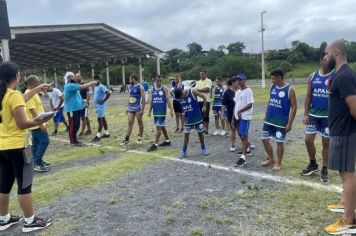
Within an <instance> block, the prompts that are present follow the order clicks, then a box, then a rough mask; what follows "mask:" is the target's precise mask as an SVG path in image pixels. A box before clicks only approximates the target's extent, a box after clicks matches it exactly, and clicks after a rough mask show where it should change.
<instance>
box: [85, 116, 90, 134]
mask: <svg viewBox="0 0 356 236" xmlns="http://www.w3.org/2000/svg"><path fill="white" fill-rule="evenodd" d="M85 120H86V124H87V132H88V131H91V126H90V120H89V117H85Z"/></svg>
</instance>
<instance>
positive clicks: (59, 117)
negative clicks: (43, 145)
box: [53, 107, 64, 123]
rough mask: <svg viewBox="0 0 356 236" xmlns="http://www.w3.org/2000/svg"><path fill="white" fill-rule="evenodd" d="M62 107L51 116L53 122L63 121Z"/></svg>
mask: <svg viewBox="0 0 356 236" xmlns="http://www.w3.org/2000/svg"><path fill="white" fill-rule="evenodd" d="M63 109H64V107H61V108H59V110H58V111H57V112H56V114H55V115H54V116H53V122H54V123H61V122H63V121H64V116H63Z"/></svg>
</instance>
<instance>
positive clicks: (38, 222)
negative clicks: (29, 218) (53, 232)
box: [22, 216, 52, 233]
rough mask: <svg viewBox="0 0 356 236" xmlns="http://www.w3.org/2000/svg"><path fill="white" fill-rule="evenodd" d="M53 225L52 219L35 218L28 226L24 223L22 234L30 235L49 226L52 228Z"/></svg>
mask: <svg viewBox="0 0 356 236" xmlns="http://www.w3.org/2000/svg"><path fill="white" fill-rule="evenodd" d="M51 224H52V221H51V220H50V219H48V220H45V219H43V218H40V217H38V216H35V218H34V219H33V222H32V223H31V224H27V223H26V221H25V222H24V223H23V228H22V232H23V233H29V232H32V231H36V230H41V229H45V228H47V227H48V226H50V225H51Z"/></svg>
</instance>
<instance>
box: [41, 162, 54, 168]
mask: <svg viewBox="0 0 356 236" xmlns="http://www.w3.org/2000/svg"><path fill="white" fill-rule="evenodd" d="M42 164H43V165H45V166H46V167H48V166H51V165H52V164H51V163H48V162H45V161H42Z"/></svg>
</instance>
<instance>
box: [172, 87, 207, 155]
mask: <svg viewBox="0 0 356 236" xmlns="http://www.w3.org/2000/svg"><path fill="white" fill-rule="evenodd" d="M174 96H175V97H176V99H178V101H179V102H180V104H181V106H182V109H183V113H184V143H183V150H182V152H181V153H180V155H179V158H185V157H186V156H187V150H188V143H189V135H190V131H191V130H192V129H195V130H196V131H197V132H198V136H199V141H200V147H201V154H202V155H204V156H207V155H209V152H208V150H207V149H206V147H205V143H204V135H203V132H204V130H205V126H204V123H203V116H202V112H206V109H207V102H206V101H207V100H206V97H205V95H204V94H202V93H200V92H198V91H197V90H196V89H194V88H193V89H189V90H183V89H182V88H176V89H175V90H174ZM197 97H200V98H201V99H202V100H203V106H202V111H200V106H199V103H198V100H197Z"/></svg>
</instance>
